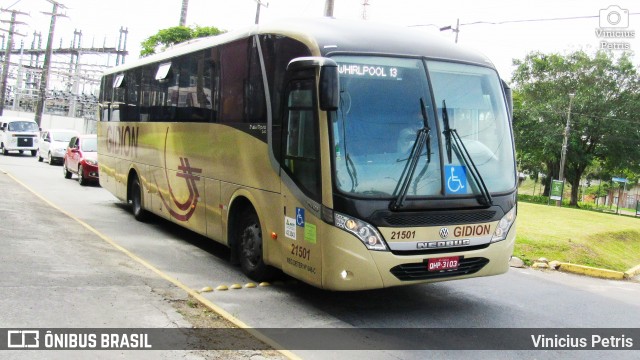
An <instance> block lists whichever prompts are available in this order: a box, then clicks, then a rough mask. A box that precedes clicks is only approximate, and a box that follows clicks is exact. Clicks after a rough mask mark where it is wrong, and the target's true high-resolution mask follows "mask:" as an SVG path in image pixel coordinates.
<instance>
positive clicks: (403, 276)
mask: <svg viewBox="0 0 640 360" xmlns="http://www.w3.org/2000/svg"><path fill="white" fill-rule="evenodd" d="M488 263H489V259H486V258H482V257H478V258H468V259H460V262H459V264H458V268H457V269H455V270H441V271H429V270H428V268H427V263H426V261H425V262H421V263H412V264H402V265H398V266H396V267H394V268H392V269H391V273H392V274H393V275H394V276H395V277H397V278H398V279H399V280H402V281H412V280H431V279H441V278H448V277H453V276H461V275H469V274H474V273H477V272H478V271H480V270H481V269H482V268H483V267H484V266H485V265H487V264H488Z"/></svg>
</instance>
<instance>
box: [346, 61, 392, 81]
mask: <svg viewBox="0 0 640 360" xmlns="http://www.w3.org/2000/svg"><path fill="white" fill-rule="evenodd" d="M338 73H340V75H341V76H354V77H363V78H376V79H388V80H402V76H401V74H400V69H398V68H397V67H393V66H385V65H365V64H346V63H341V64H339V65H338Z"/></svg>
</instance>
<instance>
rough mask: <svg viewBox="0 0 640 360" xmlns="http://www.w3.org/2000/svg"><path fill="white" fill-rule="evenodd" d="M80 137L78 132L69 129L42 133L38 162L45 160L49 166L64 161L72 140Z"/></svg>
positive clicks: (50, 130)
mask: <svg viewBox="0 0 640 360" xmlns="http://www.w3.org/2000/svg"><path fill="white" fill-rule="evenodd" d="M74 136H78V132H77V131H75V130H68V129H49V130H43V131H42V132H41V133H40V141H39V144H38V161H40V162H42V161H43V160H44V159H45V158H46V159H47V161H48V162H49V165H53V164H54V163H60V164H62V162H63V161H64V153H65V151H66V150H67V145H68V144H69V141H71V138H72V137H74Z"/></svg>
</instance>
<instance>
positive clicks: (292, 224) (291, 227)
mask: <svg viewBox="0 0 640 360" xmlns="http://www.w3.org/2000/svg"><path fill="white" fill-rule="evenodd" d="M284 236H286V237H288V238H289V239H291V240H296V219H294V218H290V217H288V216H285V217H284Z"/></svg>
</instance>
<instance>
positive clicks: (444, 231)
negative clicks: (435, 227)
mask: <svg viewBox="0 0 640 360" xmlns="http://www.w3.org/2000/svg"><path fill="white" fill-rule="evenodd" d="M447 236H449V229H447V228H442V229H440V237H441V238H443V239H446V238H447Z"/></svg>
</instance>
